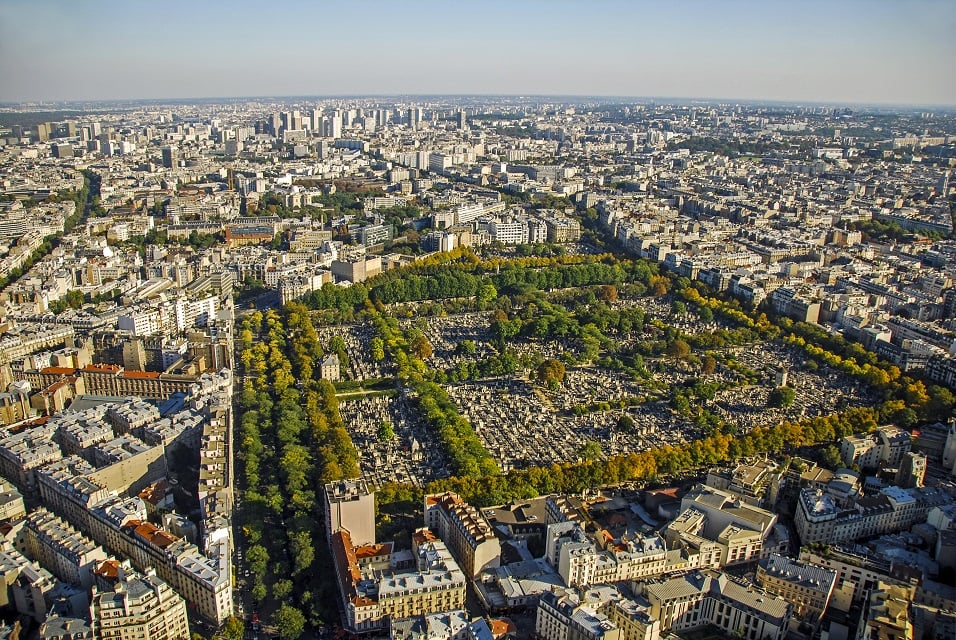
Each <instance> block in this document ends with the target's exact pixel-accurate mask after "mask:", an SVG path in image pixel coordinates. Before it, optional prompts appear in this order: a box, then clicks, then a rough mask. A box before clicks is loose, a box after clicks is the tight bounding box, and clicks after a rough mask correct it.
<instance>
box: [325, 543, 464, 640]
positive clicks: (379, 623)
mask: <svg viewBox="0 0 956 640" xmlns="http://www.w3.org/2000/svg"><path fill="white" fill-rule="evenodd" d="M331 540H332V559H333V562H334V564H335V571H336V577H337V579H338V583H339V595H340V596H341V598H342V605H343V611H344V619H343V626H344V627H345V628H346V629H347V630H348V631H349V632H350V633H366V632H370V631H376V630H379V629H382V628H383V627H384V626H385V625H386V623H387V621H388V620H389V619H397V618H407V617H409V616H412V615H422V614H429V613H437V612H440V611H452V610H455V609H460V608H462V606H463V605H464V602H465V586H466V579H465V574H464V573H462V571H461V569H460V568H459V567H458V564H457V563H456V562H455V560H454V558H453V557H452V555H451V553H450V552H449V551H448V548H447V547H446V546H445V545H444V544H443V543H442V542H441V541H439V540H437V539H435V537H434V535H432V534H431V532H430V531H428V530H423V531H420V532H416V534H415V535H414V536H413V550H412V553H413V556H414V562H415V567H414V569H413V570H411V571H408V570H401V569H399V567H398V563H397V562H395V561H393V558H392V557H391V556H390V549H391V548H390V547H388V548H387V549H386V548H384V547H383V546H381V545H364V546H358V547H356V546H354V545H353V544H352V540H351V536H350V535H349V532H348V531H347V530H345V529H342V530H339V531H337V532H335V533H334V534H333V535H332V538H331ZM371 547H377V548H375V549H371ZM369 555H374V556H375V557H376V560H375V563H377V564H385V563H387V566H389V567H391V568H392V570H389V571H381V570H375V569H374V566H373V565H372V564H368V565H366V568H365V569H363V567H362V563H360V561H359V558H360V557H363V556H369Z"/></svg>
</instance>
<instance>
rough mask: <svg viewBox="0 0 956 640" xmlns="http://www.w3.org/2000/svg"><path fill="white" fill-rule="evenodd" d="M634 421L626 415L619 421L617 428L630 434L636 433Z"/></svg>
mask: <svg viewBox="0 0 956 640" xmlns="http://www.w3.org/2000/svg"><path fill="white" fill-rule="evenodd" d="M634 427H635V425H634V419H633V418H632V417H631V416H629V415H627V414H626V413H625V414H624V415H622V416H621V417H620V418H618V419H617V428H618V430H619V431H624V432H626V433H630V432H632V431H634Z"/></svg>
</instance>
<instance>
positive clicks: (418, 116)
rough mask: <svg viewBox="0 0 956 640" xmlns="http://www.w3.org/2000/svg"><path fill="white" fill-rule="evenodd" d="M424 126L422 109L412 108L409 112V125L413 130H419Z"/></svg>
mask: <svg viewBox="0 0 956 640" xmlns="http://www.w3.org/2000/svg"><path fill="white" fill-rule="evenodd" d="M421 124H422V109H421V107H412V108H411V109H409V110H408V125H409V126H410V127H411V128H412V129H418V128H419V127H420V126H421Z"/></svg>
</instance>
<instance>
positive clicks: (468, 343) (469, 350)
mask: <svg viewBox="0 0 956 640" xmlns="http://www.w3.org/2000/svg"><path fill="white" fill-rule="evenodd" d="M455 351H457V352H458V353H460V354H462V355H466V356H473V355H475V353H476V352H477V351H478V345H476V344H475V341H474V340H462V341H461V342H459V343H458V346H457V347H456V348H455Z"/></svg>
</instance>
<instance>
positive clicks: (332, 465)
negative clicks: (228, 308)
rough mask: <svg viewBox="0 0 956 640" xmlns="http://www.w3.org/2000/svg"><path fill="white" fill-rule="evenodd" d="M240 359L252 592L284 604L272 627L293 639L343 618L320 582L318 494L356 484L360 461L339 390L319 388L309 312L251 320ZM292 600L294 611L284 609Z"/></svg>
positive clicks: (319, 352) (325, 561)
mask: <svg viewBox="0 0 956 640" xmlns="http://www.w3.org/2000/svg"><path fill="white" fill-rule="evenodd" d="M330 346H332V347H333V348H334V347H335V346H336V345H334V344H333V345H330ZM237 350H238V351H239V361H240V363H241V364H242V367H241V373H242V374H243V387H242V391H241V392H240V394H239V396H238V398H237V405H238V408H239V409H240V411H241V418H240V420H239V437H238V441H239V459H240V461H241V478H242V479H243V480H244V485H245V493H244V498H245V500H244V504H243V509H242V513H241V517H242V522H243V526H242V530H243V534H244V536H245V537H246V541H247V543H248V547H247V551H246V558H247V561H248V562H249V566H250V569H251V570H252V574H253V584H252V588H251V592H252V596H253V597H254V598H255V599H256V600H258V601H271V602H273V603H275V604H279V603H282V604H281V605H280V606H279V607H278V609H277V610H276V612H275V614H274V616H273V620H272V621H273V624H274V625H275V626H276V627H277V629H278V630H279V632H280V636H281V637H283V638H284V639H289V638H295V637H298V636H299V635H300V634H301V633H302V630H303V629H304V625H305V624H306V622H308V623H310V624H313V625H317V624H319V623H320V622H321V621H322V620H323V619H329V617H330V616H334V615H335V609H334V605H332V604H331V603H333V602H334V591H335V585H334V583H332V584H330V581H328V580H325V579H323V578H322V576H327V575H328V574H329V572H330V571H331V564H330V562H331V561H330V559H329V557H328V554H327V553H324V549H325V548H326V541H325V538H324V527H323V526H322V525H321V523H322V521H323V516H322V513H321V510H320V506H319V505H320V504H321V501H320V500H318V499H317V495H316V491H317V487H321V486H323V484H324V483H326V482H331V481H334V480H339V479H342V478H352V477H355V476H357V475H358V473H359V469H358V455H357V452H356V450H355V447H354V446H353V444H352V441H351V438H350V437H349V434H348V431H347V429H346V428H345V424H344V422H343V420H342V418H341V415H340V414H339V410H338V401H337V399H336V395H335V388H334V387H333V386H332V384H331V383H330V382H329V381H327V380H321V379H317V375H318V369H319V368H318V367H317V366H316V362H317V360H318V359H319V358H321V357H322V356H323V353H324V351H323V349H322V347H321V345H320V344H319V340H318V336H317V333H316V331H315V328H314V326H313V324H312V321H311V318H310V314H309V311H308V309H306V308H305V307H304V306H303V305H301V304H289V305H287V306H286V307H285V308H284V309H283V311H282V313H281V314H280V313H278V312H276V311H269V312H267V313H266V314H265V315H263V314H262V313H260V312H255V313H252V314H249V315H247V316H246V317H245V318H244V319H243V320H242V321H241V323H240V326H239V331H238V336H237ZM317 551H318V552H317ZM289 596H293V598H294V599H295V604H294V605H290V604H288V603H285V602H284V601H285V600H286V599H287V598H288V597H289ZM269 606H271V605H264V606H263V609H266V608H268V607H269Z"/></svg>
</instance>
